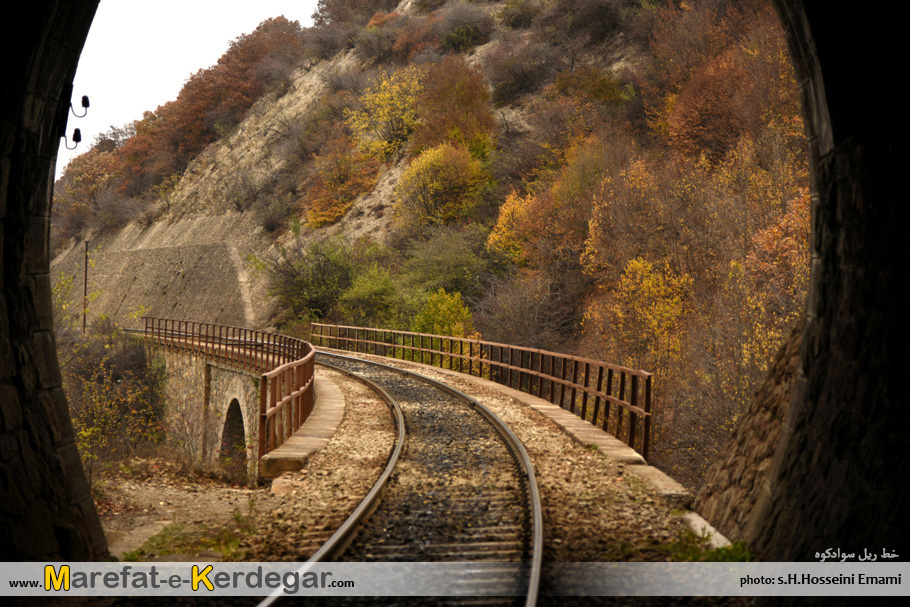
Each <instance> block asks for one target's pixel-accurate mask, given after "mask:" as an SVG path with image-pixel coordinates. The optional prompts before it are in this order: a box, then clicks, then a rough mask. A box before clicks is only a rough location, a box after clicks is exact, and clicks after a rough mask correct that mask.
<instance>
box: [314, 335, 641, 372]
mask: <svg viewBox="0 0 910 607" xmlns="http://www.w3.org/2000/svg"><path fill="white" fill-rule="evenodd" d="M312 326H313V327H336V328H339V329H366V330H370V331H386V332H389V333H396V334H398V335H413V336H415V337H419V336H423V337H429V338H432V339H448V340H454V341H461V342H465V343H467V342H472V343H475V344H483V345H485V346H496V347H502V348H511V349H512V350H521V351H524V352H533V353H535V354H543V355H545V356H550V355H554V356H559V357H561V358H566V359H568V360H577V361H578V362H580V363H588V364H592V365H603V366H605V367H607V368H610V369H613V370H614V371H622V372H623V373H628V374H630V375H638V376H639V377H641V378H645V377H653V375H654V374H653V373H651V372H650V371H645V370H643V369H633V368H631V367H623V366H622V365H616V364H613V363H608V362H604V361H602V360H596V359H593V358H585V357H584V356H576V355H574V354H565V353H562V352H553V351H551V350H541V349H539V348H531V347H529V346H516V345H513V344H504V343H500V342H496V341H486V340H483V339H474V338H471V337H457V336H452V335H436V334H434V333H416V332H414V331H402V330H399V329H377V328H374V327H356V326H353V325H333V324H326V323H315V322H314V323H312ZM377 343H379V344H380V345H382V342H377Z"/></svg>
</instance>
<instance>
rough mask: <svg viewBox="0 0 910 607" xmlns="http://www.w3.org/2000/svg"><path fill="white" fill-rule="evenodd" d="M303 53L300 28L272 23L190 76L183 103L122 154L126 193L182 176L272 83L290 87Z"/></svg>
mask: <svg viewBox="0 0 910 607" xmlns="http://www.w3.org/2000/svg"><path fill="white" fill-rule="evenodd" d="M302 53H303V47H302V43H301V41H300V27H299V25H298V24H297V22H296V21H295V22H289V21H287V20H286V19H285V18H284V17H276V18H274V19H268V20H266V21H264V22H262V23H261V24H260V25H259V26H258V27H257V28H256V30H254V31H253V32H252V33H250V34H245V35H243V36H240V37H238V38H237V39H235V40H234V41H232V42H231V44H230V47H229V48H228V50H227V52H225V54H224V55H222V56H221V58H220V59H219V60H218V63H217V64H216V65H214V66H212V67H209V68H206V69H203V70H199V71H198V72H196V73H195V74H193V75H192V76H190V78H189V79H188V80H187V81H186V83H185V84H184V86H183V88H182V89H181V91H180V93H179V94H178V96H177V99H175V100H174V101H170V102H168V103H165V104H164V105H162V106H160V107H158V108H157V109H156V110H155V111H154V112H145V114H144V115H143V117H142V119H141V120H139V121H137V122H136V124H135V132H136V134H135V135H134V136H133V137H131V138H130V139H128V140H127V141H126V142H125V144H124V145H123V147H122V151H121V157H122V159H123V164H122V169H123V173H124V175H123V183H122V185H121V191H123V192H125V193H128V194H131V195H137V194H140V193H142V192H144V191H145V190H147V189H148V188H149V187H151V186H152V185H155V184H156V183H158V182H159V181H160V180H161V179H162V178H163V177H164V176H169V175H172V174H173V173H178V172H179V173H182V172H183V170H184V169H185V168H186V166H187V165H188V164H189V162H190V160H192V159H193V158H194V157H195V156H196V155H197V154H199V152H201V151H202V149H203V148H204V147H205V146H206V145H208V144H209V143H211V142H212V141H214V140H215V139H217V138H218V137H221V136H224V135H226V134H227V133H228V132H230V129H232V128H233V127H234V126H235V125H236V124H237V123H238V122H240V120H242V119H243V117H244V116H245V115H246V112H247V110H248V109H249V108H250V107H251V106H252V105H253V103H254V102H255V101H256V100H257V99H258V98H259V97H260V96H261V95H262V94H263V92H264V91H265V90H266V88H267V86H268V85H269V84H270V83H271V82H274V81H275V80H276V79H277V80H282V79H284V80H285V84H286V79H287V77H288V70H289V69H291V68H292V67H293V66H295V65H296V61H297V58H298V57H300V56H301V55H302Z"/></svg>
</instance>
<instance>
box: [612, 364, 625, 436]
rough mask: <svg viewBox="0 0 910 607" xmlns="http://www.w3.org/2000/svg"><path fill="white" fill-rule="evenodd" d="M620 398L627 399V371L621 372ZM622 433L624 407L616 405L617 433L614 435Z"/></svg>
mask: <svg viewBox="0 0 910 607" xmlns="http://www.w3.org/2000/svg"><path fill="white" fill-rule="evenodd" d="M618 396H619V400H625V399H626V373H625V371H620V372H619V395H618ZM621 433H622V407H620V406H617V407H616V433H615V434H614V435H613V436H615V437H617V438H619V435H620V434H621Z"/></svg>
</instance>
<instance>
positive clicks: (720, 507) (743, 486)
mask: <svg viewBox="0 0 910 607" xmlns="http://www.w3.org/2000/svg"><path fill="white" fill-rule="evenodd" d="M802 329H803V325H802V323H799V324H798V325H797V326H796V327H795V328H794V329H793V332H792V333H791V334H790V337H789V338H788V339H787V341H786V342H785V343H784V345H783V347H782V348H781V350H780V352H778V354H777V357H776V358H775V359H774V363H773V365H772V366H771V370H770V373H769V374H768V377H767V379H765V381H764V383H763V384H762V385H761V387H760V388H759V390H758V393H757V394H756V397H755V398H754V399H753V400H752V403H751V405H750V407H749V411H748V412H747V413H746V414H745V416H744V418H743V419H742V420H741V422H740V423H739V424H737V426H736V430H735V431H734V433H733V438H732V439H731V440H730V442H729V443H727V446H726V447H725V449H724V451H723V453H722V454H721V456H720V458H719V459H718V460H717V462H716V463H715V464H714V465H713V466H711V469H710V470H709V471H708V474H707V476H706V482H705V484H704V486H703V487H702V489H701V491H700V492H699V494H698V496H697V497H696V499H695V510H696V511H698V512H699V513H700V514H701V515H702V516H704V517H705V518H706V519H707V520H708V521H709V522H710V523H711V524H712V525H714V526H715V527H716V528H717V529H718V530H719V531H720V532H721V533H723V534H724V535H725V536H726V537H727V538H729V539H730V540H731V541H734V542H735V541H741V540H744V539H745V538H744V533H743V532H744V530H745V527H746V525H747V523H748V521H749V515H750V514H751V513H752V509H753V508H754V506H755V502H756V500H757V499H758V495H759V492H760V491H761V489H762V487H763V486H764V485H765V483H766V482H767V480H768V478H767V477H768V470H769V468H770V466H771V461H772V459H773V458H774V451H775V449H776V448H777V444H778V442H779V439H780V433H781V428H782V427H783V423H784V418H785V417H786V415H787V410H788V408H789V404H790V390H791V387H792V385H793V379H794V377H795V376H796V368H797V365H798V364H799V349H800V345H801V344H802Z"/></svg>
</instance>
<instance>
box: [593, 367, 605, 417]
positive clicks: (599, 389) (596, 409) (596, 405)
mask: <svg viewBox="0 0 910 607" xmlns="http://www.w3.org/2000/svg"><path fill="white" fill-rule="evenodd" d="M603 385H604V367H603V365H598V367H597V395H596V396H595V397H594V418H593V419H592V420H591V423H592V424H594V425H595V426H596V425H597V416H598V414H599V413H600V393H601V392H603Z"/></svg>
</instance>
